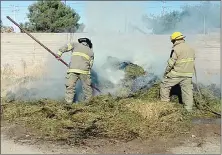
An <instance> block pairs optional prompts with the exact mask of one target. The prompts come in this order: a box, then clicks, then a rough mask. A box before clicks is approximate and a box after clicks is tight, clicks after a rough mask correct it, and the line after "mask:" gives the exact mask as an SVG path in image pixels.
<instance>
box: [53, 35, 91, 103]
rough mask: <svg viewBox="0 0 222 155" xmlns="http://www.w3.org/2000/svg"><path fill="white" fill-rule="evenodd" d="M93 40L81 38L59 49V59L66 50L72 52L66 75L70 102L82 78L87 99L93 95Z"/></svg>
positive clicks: (67, 100)
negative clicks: (78, 81)
mask: <svg viewBox="0 0 222 155" xmlns="http://www.w3.org/2000/svg"><path fill="white" fill-rule="evenodd" d="M92 47H93V45H92V42H91V40H89V39H88V38H79V39H78V42H72V43H69V44H67V45H64V46H63V47H61V48H60V49H59V52H58V54H57V55H58V58H57V59H58V60H59V59H60V57H61V56H62V54H63V53H65V52H69V51H71V52H72V56H71V62H70V64H69V68H68V70H67V75H66V84H65V86H66V94H65V101H66V102H67V103H68V104H72V103H73V98H74V96H75V86H76V82H77V80H81V82H82V86H83V93H84V95H85V100H89V99H90V98H91V97H92V91H93V90H92V88H91V68H92V66H93V61H94V53H93V50H92Z"/></svg>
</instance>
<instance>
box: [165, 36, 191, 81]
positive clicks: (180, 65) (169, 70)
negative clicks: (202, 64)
mask: <svg viewBox="0 0 222 155" xmlns="http://www.w3.org/2000/svg"><path fill="white" fill-rule="evenodd" d="M194 60H195V51H194V50H193V49H192V48H190V47H189V46H188V45H187V43H185V41H184V40H180V41H176V42H175V43H174V45H173V48H172V51H171V56H170V58H169V60H168V66H167V67H166V71H165V75H166V76H167V77H170V78H173V77H192V76H193V74H194V65H195V64H194Z"/></svg>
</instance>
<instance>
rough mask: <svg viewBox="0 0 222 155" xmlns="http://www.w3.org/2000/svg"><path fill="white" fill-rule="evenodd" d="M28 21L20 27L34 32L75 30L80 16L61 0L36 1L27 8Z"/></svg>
mask: <svg viewBox="0 0 222 155" xmlns="http://www.w3.org/2000/svg"><path fill="white" fill-rule="evenodd" d="M28 10H29V13H28V15H27V16H28V19H29V22H26V23H24V24H22V27H24V28H26V29H27V30H29V31H34V32H55V33H56V32H57V33H58V32H65V31H68V32H75V31H76V30H77V29H78V28H79V23H78V21H79V19H80V16H79V15H78V14H77V13H76V12H75V11H74V10H73V9H72V8H71V7H69V6H66V5H65V4H63V3H62V2H61V1H59V0H56V1H47V0H46V1H44V0H42V1H38V2H36V3H34V4H33V5H31V6H29V8H28Z"/></svg>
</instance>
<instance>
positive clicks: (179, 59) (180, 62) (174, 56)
mask: <svg viewBox="0 0 222 155" xmlns="http://www.w3.org/2000/svg"><path fill="white" fill-rule="evenodd" d="M184 38H185V36H184V35H183V34H182V33H180V32H174V33H173V34H172V35H171V37H170V40H171V42H172V43H173V47H172V50H171V55H170V58H169V59H168V61H167V63H168V65H167V67H166V70H165V73H164V78H163V80H162V82H161V85H160V98H161V101H165V102H169V101H170V90H171V88H172V87H173V86H175V85H177V84H179V85H180V87H181V92H182V100H183V103H184V105H185V106H184V107H185V109H186V110H187V111H188V112H192V109H193V84H192V76H193V74H194V65H195V64H194V59H195V51H194V50H193V49H192V48H191V47H189V45H188V44H187V43H185V40H184Z"/></svg>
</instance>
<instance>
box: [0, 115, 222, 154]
mask: <svg viewBox="0 0 222 155" xmlns="http://www.w3.org/2000/svg"><path fill="white" fill-rule="evenodd" d="M3 124H4V125H3V126H2V127H1V129H2V132H1V133H2V137H1V153H2V154H17V153H20V154H35V153H36V154H57V153H58V154H92V153H93V154H97V153H102V154H220V144H221V143H220V137H221V123H220V119H218V120H217V121H215V120H213V121H210V122H199V123H195V124H193V127H192V130H191V131H190V132H189V133H186V134H185V135H183V136H181V137H177V138H174V139H172V138H167V139H163V138H156V139H150V140H141V139H136V140H133V141H130V142H119V141H115V140H104V139H99V140H98V139H94V140H86V141H85V142H83V143H82V145H81V146H68V145H62V144H58V143H57V144H55V143H52V142H42V141H41V140H37V141H36V140H33V139H32V138H31V136H30V135H29V133H28V131H26V130H25V129H24V128H21V127H19V126H17V125H10V126H9V125H8V124H5V123H3Z"/></svg>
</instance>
